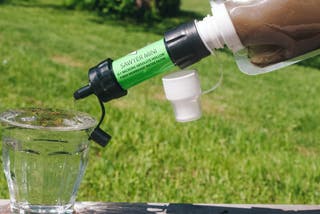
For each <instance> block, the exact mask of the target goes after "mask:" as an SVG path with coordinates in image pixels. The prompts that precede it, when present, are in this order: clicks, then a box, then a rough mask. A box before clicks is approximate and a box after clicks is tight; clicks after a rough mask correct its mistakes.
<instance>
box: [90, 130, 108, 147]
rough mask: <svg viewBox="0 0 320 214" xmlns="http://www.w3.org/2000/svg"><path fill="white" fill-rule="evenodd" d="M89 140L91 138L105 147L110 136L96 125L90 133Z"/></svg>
mask: <svg viewBox="0 0 320 214" xmlns="http://www.w3.org/2000/svg"><path fill="white" fill-rule="evenodd" d="M89 140H93V141H94V142H96V143H97V144H99V145H100V146H102V147H105V146H106V145H108V143H109V141H110V140H111V136H110V135H109V134H108V133H106V132H104V131H103V130H102V129H100V128H99V127H96V128H95V129H94V130H93V132H92V133H91V135H90V138H89Z"/></svg>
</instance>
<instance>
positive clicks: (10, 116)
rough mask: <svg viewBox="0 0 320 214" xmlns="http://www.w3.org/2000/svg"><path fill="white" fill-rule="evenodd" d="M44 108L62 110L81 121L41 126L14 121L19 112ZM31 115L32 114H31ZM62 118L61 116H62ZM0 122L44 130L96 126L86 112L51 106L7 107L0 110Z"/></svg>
mask: <svg viewBox="0 0 320 214" xmlns="http://www.w3.org/2000/svg"><path fill="white" fill-rule="evenodd" d="M35 109H38V110H44V111H48V112H53V111H56V112H61V113H62V112H63V113H68V114H70V115H72V116H73V118H72V119H76V120H77V121H80V122H81V123H79V124H77V125H73V126H71V125H70V126H43V125H33V124H28V123H23V122H22V121H15V120H14V119H15V118H17V117H18V116H19V112H20V113H21V112H32V110H35ZM31 115H32V114H31ZM62 119H63V118H62ZM0 123H1V125H2V126H9V127H16V128H23V129H34V130H44V131H81V130H88V129H93V128H94V126H96V124H97V121H96V120H95V119H94V118H93V117H92V116H90V115H89V114H87V113H84V112H79V111H70V110H61V109H52V108H17V109H8V110H6V111H4V112H0Z"/></svg>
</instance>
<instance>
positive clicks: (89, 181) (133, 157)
mask: <svg viewBox="0 0 320 214" xmlns="http://www.w3.org/2000/svg"><path fill="white" fill-rule="evenodd" d="M42 2H51V3H50V4H49V3H46V4H43V3H42V4H41V2H40V3H37V4H31V3H25V4H24V5H23V4H21V3H20V4H15V5H10V4H5V5H1V6H0V74H1V75H0V83H1V90H0V110H1V111H3V110H5V109H8V108H15V107H24V106H44V107H58V108H65V109H78V110H81V111H86V112H88V113H90V114H92V115H94V116H96V117H97V118H98V116H99V114H100V112H99V106H98V103H97V101H96V99H95V98H94V97H90V98H88V99H87V100H85V101H80V102H78V103H76V104H75V103H74V101H73V99H72V93H73V91H74V90H75V89H77V88H78V87H80V86H82V85H84V84H86V83H87V70H88V68H90V67H91V66H93V65H95V64H96V63H98V62H99V61H100V60H102V59H104V58H106V57H112V58H114V59H116V58H118V57H120V56H123V55H125V54H127V53H129V52H131V51H133V50H135V49H138V48H140V47H143V46H144V45H146V44H147V43H151V42H153V41H156V40H158V39H160V38H161V35H159V31H158V30H157V29H149V30H148V31H144V27H141V26H135V25H132V24H125V25H124V23H121V22H115V21H111V20H101V18H99V17H97V16H96V15H94V14H90V13H87V12H79V11H68V10H61V9H59V7H58V5H59V3H54V2H55V1H42ZM54 4H55V5H54ZM208 5H209V4H208V2H207V1H206V0H203V1H195V0H194V1H192V0H184V1H183V8H184V10H189V11H191V10H193V11H194V12H197V13H202V14H206V13H209V10H208ZM190 14H191V13H190ZM171 21H172V20H165V21H164V23H165V24H164V25H165V26H166V23H167V25H168V26H167V27H170V26H169V25H170V23H171V24H172V22H171ZM175 21H177V22H179V20H174V22H175ZM180 21H181V20H180ZM168 23H169V24H168ZM162 27H163V26H162ZM155 28H156V27H155ZM221 67H222V68H223V70H224V81H223V85H222V86H221V87H220V88H219V89H218V90H216V91H215V92H213V93H212V94H209V95H206V96H203V98H202V105H203V117H202V119H201V120H199V121H196V122H192V123H187V124H179V123H176V122H175V120H174V117H173V113H172V109H171V106H170V103H168V102H167V101H166V100H165V97H164V93H163V89H162V83H161V76H158V77H156V78H153V79H152V80H149V81H147V82H144V83H143V84H140V85H139V86H136V87H134V88H132V89H131V90H130V91H129V95H128V96H127V97H125V98H122V99H120V100H117V101H112V102H110V103H108V104H107V105H106V107H107V121H106V122H105V123H104V124H103V128H104V129H106V130H107V131H108V132H109V133H111V134H112V135H113V140H112V143H111V144H110V145H109V146H108V147H107V148H105V149H102V148H100V147H98V146H96V145H94V144H92V147H91V151H90V156H91V158H90V161H89V164H88V168H87V171H86V174H85V177H84V179H83V182H82V184H81V186H80V191H79V194H78V200H81V201H88V200H89V201H112V202H118V201H126V202H146V201H156V202H193V203H294V204H297V203H304V204H319V203H320V149H319V143H320V142H319V139H320V128H319V123H320V122H319V121H320V111H319V109H320V96H319V91H320V84H319V79H320V72H319V70H318V69H316V68H307V67H302V66H291V67H289V68H286V69H282V70H281V71H277V72H273V73H270V74H266V75H260V76H254V77H253V76H247V75H244V74H242V73H241V72H239V71H238V70H237V67H236V65H235V63H234V60H233V58H232V57H231V56H230V55H227V54H225V53H220V54H219V58H216V59H214V58H213V57H210V58H208V59H206V60H203V61H202V62H200V63H198V64H197V65H195V66H194V68H197V69H198V70H199V71H200V75H201V79H202V83H203V87H209V86H210V85H213V84H214V83H215V82H216V81H217V80H218V78H219V69H221ZM0 186H1V188H0V198H8V190H7V188H6V182H5V177H4V174H3V173H2V172H1V174H0Z"/></svg>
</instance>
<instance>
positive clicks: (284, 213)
mask: <svg viewBox="0 0 320 214" xmlns="http://www.w3.org/2000/svg"><path fill="white" fill-rule="evenodd" d="M0 213H1V214H9V213H10V209H9V201H8V200H0ZM75 213H76V214H91V213H95V214H102V213H103V214H320V206H315V205H314V206H313V205H266V204H262V205H260V204H259V205H258V204H257V205H249V204H169V203H164V204H159V203H102V202H77V203H76V205H75Z"/></svg>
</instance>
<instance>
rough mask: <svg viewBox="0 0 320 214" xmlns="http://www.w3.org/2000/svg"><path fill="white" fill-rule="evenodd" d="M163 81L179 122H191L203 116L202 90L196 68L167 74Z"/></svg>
mask: <svg viewBox="0 0 320 214" xmlns="http://www.w3.org/2000/svg"><path fill="white" fill-rule="evenodd" d="M162 83H163V87H164V91H165V94H166V97H167V99H168V100H169V101H170V102H171V103H172V105H173V108H174V113H175V117H176V120H177V121H178V122H190V121H194V120H197V119H199V118H200V117H201V115H202V112H201V105H200V96H201V93H202V92H201V87H200V81H199V77H198V73H197V71H196V70H183V71H179V72H175V73H173V74H170V75H167V76H165V77H163V78H162Z"/></svg>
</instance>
